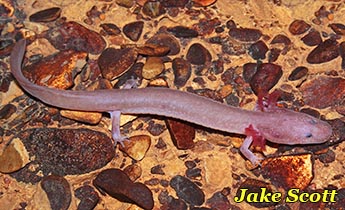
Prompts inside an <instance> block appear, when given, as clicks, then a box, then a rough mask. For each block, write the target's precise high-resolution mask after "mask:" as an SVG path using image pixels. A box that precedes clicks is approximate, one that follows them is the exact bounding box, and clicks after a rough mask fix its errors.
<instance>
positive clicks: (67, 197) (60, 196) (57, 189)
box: [41, 175, 72, 210]
mask: <svg viewBox="0 0 345 210" xmlns="http://www.w3.org/2000/svg"><path fill="white" fill-rule="evenodd" d="M41 187H42V189H43V190H44V191H45V192H46V194H47V196H48V199H49V203H50V207H51V208H52V210H67V209H68V208H69V205H70V203H71V200H72V195H71V189H70V185H69V183H68V182H67V180H66V179H65V178H63V177H61V176H56V175H49V176H46V177H44V178H43V179H42V181H41Z"/></svg>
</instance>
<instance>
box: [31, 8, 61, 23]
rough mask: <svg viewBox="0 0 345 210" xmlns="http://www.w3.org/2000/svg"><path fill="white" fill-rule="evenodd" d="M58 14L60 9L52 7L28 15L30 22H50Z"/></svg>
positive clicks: (57, 16)
mask: <svg viewBox="0 0 345 210" xmlns="http://www.w3.org/2000/svg"><path fill="white" fill-rule="evenodd" d="M60 15H61V9H60V8H59V7H52V8H49V9H45V10H41V11H38V12H36V13H34V14H32V15H30V17H29V20H30V21H31V22H50V21H54V20H56V19H58V18H59V17H60Z"/></svg>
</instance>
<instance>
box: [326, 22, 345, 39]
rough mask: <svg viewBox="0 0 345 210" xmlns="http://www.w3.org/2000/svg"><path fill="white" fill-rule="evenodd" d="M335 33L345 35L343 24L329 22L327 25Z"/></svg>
mask: <svg viewBox="0 0 345 210" xmlns="http://www.w3.org/2000/svg"><path fill="white" fill-rule="evenodd" d="M328 26H329V27H330V28H331V29H332V30H333V31H334V32H335V33H336V34H338V35H342V36H344V35H345V25H344V24H342V23H331V24H329V25H328Z"/></svg>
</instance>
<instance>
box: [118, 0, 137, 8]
mask: <svg viewBox="0 0 345 210" xmlns="http://www.w3.org/2000/svg"><path fill="white" fill-rule="evenodd" d="M115 2H116V4H118V5H120V6H122V7H126V8H131V7H132V6H133V5H134V0H116V1H115Z"/></svg>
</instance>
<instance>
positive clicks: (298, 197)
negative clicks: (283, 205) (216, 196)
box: [234, 188, 337, 203]
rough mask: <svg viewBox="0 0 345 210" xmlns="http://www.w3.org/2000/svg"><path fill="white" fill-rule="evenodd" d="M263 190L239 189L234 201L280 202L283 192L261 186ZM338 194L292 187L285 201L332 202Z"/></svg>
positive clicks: (332, 191) (333, 191) (334, 191)
mask: <svg viewBox="0 0 345 210" xmlns="http://www.w3.org/2000/svg"><path fill="white" fill-rule="evenodd" d="M260 189H261V192H250V193H248V192H247V191H248V189H239V190H240V195H239V196H235V197H234V201H235V202H237V203H240V202H242V201H246V202H248V203H262V202H274V203H277V202H280V201H281V199H282V193H280V192H276V193H271V192H266V191H267V189H266V188H260ZM336 194H337V191H336V190H323V192H313V193H307V192H303V193H300V189H294V188H293V189H290V190H289V191H288V192H287V195H286V198H285V202H287V203H294V202H303V203H305V202H312V203H313V202H319V201H322V202H325V203H328V202H331V203H334V202H336V201H335V195H336Z"/></svg>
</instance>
